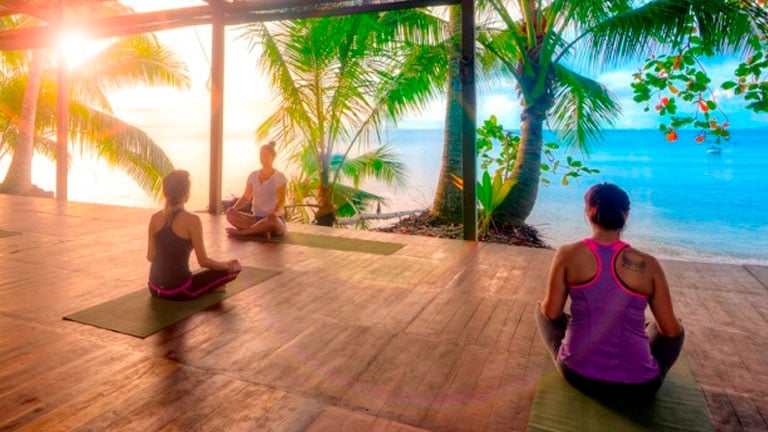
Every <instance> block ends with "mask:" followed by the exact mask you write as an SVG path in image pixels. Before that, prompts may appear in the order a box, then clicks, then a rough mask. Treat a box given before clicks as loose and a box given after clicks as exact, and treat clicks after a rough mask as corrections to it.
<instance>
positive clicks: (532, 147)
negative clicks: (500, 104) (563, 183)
mask: <svg viewBox="0 0 768 432" xmlns="http://www.w3.org/2000/svg"><path fill="white" fill-rule="evenodd" d="M543 105H545V104H543V103H537V104H533V105H531V106H528V107H525V108H524V110H523V114H522V116H521V123H520V151H519V153H518V155H517V159H516V160H515V165H514V166H513V167H512V173H511V175H510V177H511V178H514V179H516V180H517V183H516V184H515V185H514V186H513V187H512V190H511V191H510V193H509V195H507V197H506V198H505V199H504V201H502V202H501V205H499V207H498V208H497V209H496V211H495V212H494V214H493V220H494V221H495V222H496V224H501V225H513V226H520V225H523V224H525V220H526V219H527V218H528V216H529V215H530V214H531V211H533V207H534V205H535V204H536V197H537V195H538V193H539V180H540V177H541V151H542V148H543V145H544V137H543V128H544V120H546V109H545V108H543Z"/></svg>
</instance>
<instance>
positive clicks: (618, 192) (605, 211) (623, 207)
mask: <svg viewBox="0 0 768 432" xmlns="http://www.w3.org/2000/svg"><path fill="white" fill-rule="evenodd" d="M584 205H585V207H586V209H587V216H588V217H589V220H590V221H591V222H592V223H593V224H595V225H597V226H599V227H601V228H605V229H608V230H620V229H623V228H624V224H625V223H626V221H627V213H629V195H627V193H626V192H624V190H623V189H622V188H620V187H618V186H616V185H615V184H611V183H600V184H596V185H594V186H592V187H591V188H589V190H587V193H586V194H584Z"/></svg>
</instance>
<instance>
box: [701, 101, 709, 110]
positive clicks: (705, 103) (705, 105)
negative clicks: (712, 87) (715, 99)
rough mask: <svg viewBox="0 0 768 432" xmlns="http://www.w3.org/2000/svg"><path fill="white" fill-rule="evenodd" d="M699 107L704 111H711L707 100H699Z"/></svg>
mask: <svg viewBox="0 0 768 432" xmlns="http://www.w3.org/2000/svg"><path fill="white" fill-rule="evenodd" d="M699 109H700V110H701V111H702V112H707V111H709V105H707V102H705V101H704V100H703V99H701V100H699Z"/></svg>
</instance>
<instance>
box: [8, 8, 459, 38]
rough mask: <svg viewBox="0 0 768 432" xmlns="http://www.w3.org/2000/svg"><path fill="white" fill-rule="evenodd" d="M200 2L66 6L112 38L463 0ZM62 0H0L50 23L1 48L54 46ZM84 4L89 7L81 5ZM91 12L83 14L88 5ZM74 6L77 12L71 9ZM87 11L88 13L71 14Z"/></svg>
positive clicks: (93, 32) (19, 32)
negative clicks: (120, 9) (136, 9)
mask: <svg viewBox="0 0 768 432" xmlns="http://www.w3.org/2000/svg"><path fill="white" fill-rule="evenodd" d="M203 1H204V2H205V3H206V4H205V5H202V6H189V7H182V8H174V9H165V10H160V11H153V12H142V13H130V14H126V15H117V16H101V17H99V16H96V17H94V15H96V13H94V11H96V10H98V8H100V7H101V6H103V4H104V3H107V2H110V0H67V1H65V6H64V7H65V8H80V9H78V10H73V9H67V10H70V13H66V14H65V16H66V17H68V18H67V19H66V25H67V26H71V27H79V28H84V29H88V33H89V35H90V37H92V38H110V37H118V36H126V35H131V34H140V33H149V32H156V31H162V30H170V29H174V28H179V27H187V26H194V25H203V24H210V23H212V22H213V20H214V18H218V19H220V20H221V21H222V22H223V23H225V24H227V25H232V24H244V23H248V22H257V21H275V20H289V19H298V18H310V17H321V16H338V15H349V14H355V13H364V12H376V11H388V10H396V9H406V8H420V7H429V6H442V5H449V4H458V3H460V2H461V0H314V1H311V2H310V1H307V0H234V1H233V0H203ZM58 8H59V2H58V1H50V0H0V15H3V14H5V15H8V14H25V15H29V16H33V17H36V18H38V19H42V18H41V17H47V19H45V21H48V24H43V25H39V26H36V27H28V28H19V29H13V30H5V31H0V50H24V49H37V48H45V47H50V46H53V45H54V44H55V40H56V37H57V27H56V25H55V24H56V23H57V22H58V18H54V17H58V16H59V13H60V11H59V10H58ZM83 8H85V9H83ZM86 9H87V10H89V13H83V11H85V10H86ZM72 11H74V12H77V13H72ZM72 16H80V17H82V16H87V17H88V18H70V17H72Z"/></svg>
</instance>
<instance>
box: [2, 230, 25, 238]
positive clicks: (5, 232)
mask: <svg viewBox="0 0 768 432" xmlns="http://www.w3.org/2000/svg"><path fill="white" fill-rule="evenodd" d="M19 234H21V233H18V232H16V231H6V230H1V229H0V238H3V237H10V236H15V235H19Z"/></svg>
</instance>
